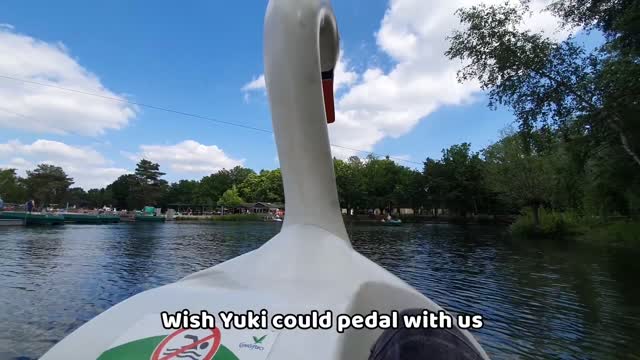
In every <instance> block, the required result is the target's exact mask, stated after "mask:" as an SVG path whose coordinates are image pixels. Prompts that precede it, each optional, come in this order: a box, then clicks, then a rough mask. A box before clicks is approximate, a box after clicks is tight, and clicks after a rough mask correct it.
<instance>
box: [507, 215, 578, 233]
mask: <svg viewBox="0 0 640 360" xmlns="http://www.w3.org/2000/svg"><path fill="white" fill-rule="evenodd" d="M585 226H586V224H585V220H584V219H583V218H582V217H580V216H578V215H576V214H574V213H556V212H552V211H547V210H541V211H540V214H539V224H536V222H535V219H534V215H533V213H532V212H531V211H528V212H526V213H525V214H523V215H521V216H520V217H518V219H517V220H516V221H515V222H514V223H513V224H512V225H511V228H510V229H511V232H512V233H513V234H514V235H516V236H519V237H527V238H553V239H557V238H563V237H567V236H570V235H575V234H578V233H581V232H582V231H584V229H585Z"/></svg>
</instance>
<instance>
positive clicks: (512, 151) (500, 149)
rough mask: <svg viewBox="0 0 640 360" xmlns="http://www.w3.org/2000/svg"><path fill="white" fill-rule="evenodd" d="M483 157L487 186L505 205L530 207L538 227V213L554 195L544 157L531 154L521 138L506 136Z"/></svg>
mask: <svg viewBox="0 0 640 360" xmlns="http://www.w3.org/2000/svg"><path fill="white" fill-rule="evenodd" d="M484 157H485V161H486V170H485V174H486V178H487V183H488V185H489V186H490V187H491V188H492V189H493V190H494V191H495V192H497V193H500V195H501V196H503V197H504V198H505V199H506V200H507V201H508V202H510V203H514V204H517V205H519V206H530V207H531V209H532V212H533V220H534V224H535V225H536V226H537V225H538V224H539V223H540V220H539V219H540V216H539V209H540V207H541V206H542V205H543V204H545V203H548V202H549V200H550V198H551V194H552V192H553V172H552V171H550V170H551V169H550V168H549V165H548V164H549V161H548V157H547V156H546V154H544V153H537V152H532V151H531V150H530V148H529V146H528V145H527V144H526V141H525V140H523V137H521V136H519V135H518V134H514V133H506V134H505V136H504V137H503V138H502V139H501V140H500V141H498V142H497V143H495V144H493V145H491V146H489V147H488V148H487V149H485V150H484Z"/></svg>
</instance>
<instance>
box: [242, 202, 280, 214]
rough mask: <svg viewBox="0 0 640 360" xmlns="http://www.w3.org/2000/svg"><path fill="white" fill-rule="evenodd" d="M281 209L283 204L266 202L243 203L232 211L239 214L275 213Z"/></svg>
mask: <svg viewBox="0 0 640 360" xmlns="http://www.w3.org/2000/svg"><path fill="white" fill-rule="evenodd" d="M282 211H284V204H275V203H268V202H256V203H244V204H240V205H238V206H236V207H235V208H234V212H236V213H241V214H268V213H274V214H275V213H279V212H282Z"/></svg>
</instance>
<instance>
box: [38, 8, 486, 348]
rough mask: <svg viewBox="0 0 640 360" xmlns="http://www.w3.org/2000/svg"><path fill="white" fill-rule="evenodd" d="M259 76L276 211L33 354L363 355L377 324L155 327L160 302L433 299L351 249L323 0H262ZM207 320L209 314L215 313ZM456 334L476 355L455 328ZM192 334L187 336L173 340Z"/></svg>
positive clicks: (214, 306)
mask: <svg viewBox="0 0 640 360" xmlns="http://www.w3.org/2000/svg"><path fill="white" fill-rule="evenodd" d="M264 41H265V44H264V61H265V77H266V84H267V89H268V94H269V101H270V104H271V111H272V119H273V127H274V130H275V134H276V143H277V148H278V155H279V157H280V165H281V169H282V175H283V182H284V190H285V199H286V204H287V216H286V218H285V220H284V223H283V226H282V230H281V232H280V233H279V234H278V235H276V236H275V237H274V238H272V239H271V240H269V241H268V242H267V243H265V244H264V245H263V246H261V247H260V248H258V249H256V250H254V251H252V252H249V253H247V254H244V255H241V256H239V257H237V258H234V259H231V260H229V261H226V262H224V263H222V264H219V265H216V266H214V267H211V268H209V269H206V270H203V271H200V272H198V273H195V274H192V275H190V276H187V277H186V278H184V279H182V280H180V281H178V282H176V283H173V284H169V285H166V286H162V287H159V288H156V289H152V290H148V291H145V292H142V293H140V294H138V295H136V296H133V297H131V298H129V299H127V300H125V301H123V302H121V303H119V304H117V305H115V306H113V307H112V308H110V309H108V310H107V311H105V312H103V313H102V314H100V315H98V316H96V317H95V318H94V319H92V320H91V321H89V322H87V323H86V324H84V325H83V326H81V327H80V328H79V329H77V330H76V331H74V332H73V333H71V334H70V335H68V336H67V337H66V338H64V339H63V340H62V341H60V342H59V343H58V344H56V345H55V346H54V347H53V348H51V349H50V350H49V351H48V352H47V353H46V354H45V355H44V356H43V357H42V360H54V359H55V360H63V359H64V360H68V359H83V360H85V359H100V360H112V359H152V360H169V359H196V360H201V359H212V358H213V359H217V360H227V359H243V360H244V359H254V360H258V359H318V360H320V359H322V360H327V359H349V360H351V359H367V358H368V357H369V354H370V350H371V348H372V346H373V345H374V343H375V341H376V340H377V339H378V338H379V337H380V335H381V334H382V332H383V330H381V329H366V328H365V329H353V328H351V329H348V330H346V331H345V332H344V333H338V332H337V331H335V329H328V330H326V329H320V330H313V329H308V330H303V329H292V330H274V329H269V330H252V329H244V330H243V329H225V328H221V327H220V326H217V327H216V329H215V330H212V329H201V330H187V329H169V330H167V329H164V327H163V326H162V322H161V315H160V314H161V313H162V312H168V313H175V312H179V311H183V310H188V311H189V312H190V313H200V312H201V311H202V310H205V311H207V312H208V313H210V314H215V315H217V314H218V313H219V312H220V311H224V312H229V311H233V312H235V313H246V312H247V311H248V310H252V311H255V312H260V311H261V310H262V309H265V310H267V311H268V314H269V315H270V316H273V315H274V314H307V313H310V312H311V311H312V310H318V311H319V312H320V313H321V314H322V313H324V312H325V311H327V310H330V311H332V313H333V314H334V316H336V315H338V314H369V313H371V311H373V310H375V311H378V312H379V313H382V314H384V313H390V312H391V311H393V310H398V311H402V310H404V309H409V308H420V309H428V310H429V311H433V312H435V311H439V310H441V308H440V307H439V306H438V305H436V304H435V303H434V302H433V301H431V300H430V299H428V298H427V297H425V296H424V295H422V294H421V293H419V292H418V291H417V290H415V289H414V288H412V287H411V286H409V285H408V284H406V283H405V282H403V281H402V280H400V279H399V278H397V277H396V276H394V275H392V274H391V273H389V272H388V271H386V270H385V269H383V268H382V267H380V266H378V265H376V264H375V263H373V262H371V261H370V260H368V259H367V258H365V257H364V256H362V255H360V254H359V253H358V252H356V251H355V250H354V249H353V248H352V247H351V243H350V241H349V237H348V235H347V232H346V230H345V226H344V223H343V219H342V215H341V212H340V207H339V203H338V196H337V191H336V182H335V176H334V170H333V163H332V156H331V151H330V147H329V138H328V130H327V123H328V122H329V123H331V122H333V120H334V111H333V83H332V75H333V69H334V67H335V64H336V62H337V58H338V51H339V40H338V31H337V26H336V21H335V17H334V14H333V11H332V9H331V7H330V4H329V3H328V1H326V0H270V1H269V5H268V8H267V14H266V19H265V31H264ZM216 324H219V323H216ZM461 333H462V334H463V337H465V338H466V340H467V341H468V343H469V344H471V346H472V347H473V348H475V350H476V351H477V352H478V354H479V356H480V357H481V358H485V359H488V357H487V355H486V354H485V352H484V351H483V350H482V348H481V347H480V345H479V344H478V343H477V342H476V340H475V339H474V338H473V337H472V336H471V335H470V334H469V333H468V332H467V331H464V330H463V331H462V332H461ZM185 342H186V344H192V345H191V346H190V347H189V346H187V345H185Z"/></svg>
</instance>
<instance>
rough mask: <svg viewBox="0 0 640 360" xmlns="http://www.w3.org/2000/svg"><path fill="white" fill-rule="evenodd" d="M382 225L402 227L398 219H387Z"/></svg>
mask: <svg viewBox="0 0 640 360" xmlns="http://www.w3.org/2000/svg"><path fill="white" fill-rule="evenodd" d="M381 222H382V225H384V226H401V225H402V220H400V219H388V220H382V221H381Z"/></svg>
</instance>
